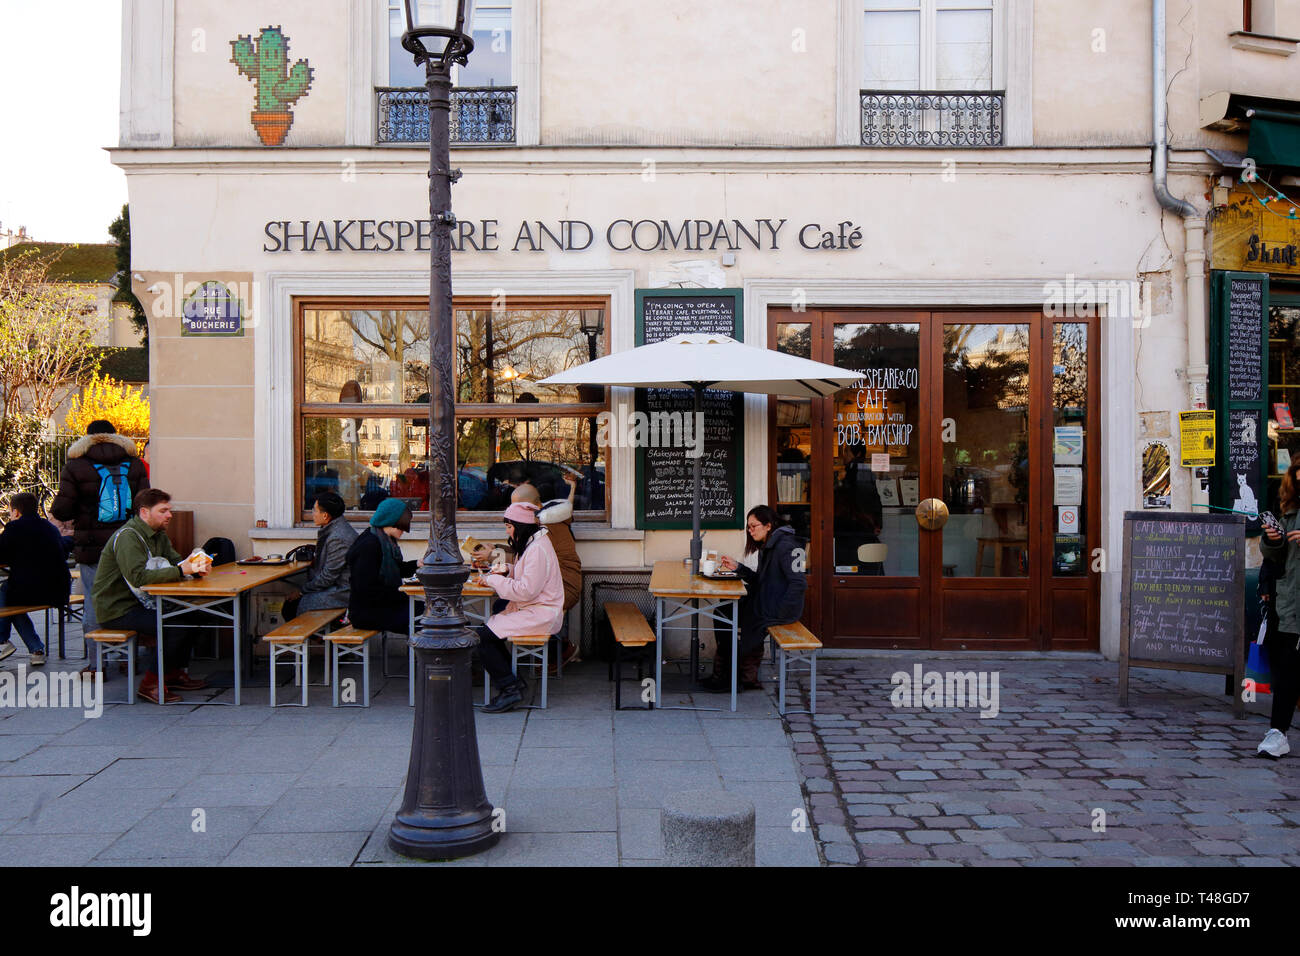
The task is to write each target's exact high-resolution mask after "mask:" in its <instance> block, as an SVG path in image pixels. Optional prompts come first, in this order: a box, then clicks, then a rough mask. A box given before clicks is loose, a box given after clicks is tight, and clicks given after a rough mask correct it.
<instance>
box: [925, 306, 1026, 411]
mask: <svg viewBox="0 0 1300 956" xmlns="http://www.w3.org/2000/svg"><path fill="white" fill-rule="evenodd" d="M979 330H996V331H995V332H994V334H993V335H991V336H990V335H988V334H987V332H986V333H985V335H984V336H982V337H980V336H976V332H977V331H979ZM972 339H974V340H975V341H974V343H973V344H972ZM943 365H944V371H945V375H944V378H945V383H944V384H945V389H946V387H947V386H948V385H949V382H948V381H947V380H948V379H949V377H950V375H951V374H956V375H959V376H960V377H961V382H962V386H961V387H962V388H963V389H964V391H965V394H966V407H967V408H988V407H990V406H996V407H998V408H1003V409H1007V410H1012V409H1027V408H1028V407H1029V330H1028V327H1027V326H1020V325H1014V326H989V325H945V326H944V328H943Z"/></svg>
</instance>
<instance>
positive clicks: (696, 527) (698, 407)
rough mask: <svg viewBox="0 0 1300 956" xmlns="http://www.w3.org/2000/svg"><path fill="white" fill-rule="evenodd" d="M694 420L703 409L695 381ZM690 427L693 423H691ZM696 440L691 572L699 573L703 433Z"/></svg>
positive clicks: (700, 387) (701, 387)
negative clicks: (697, 448)
mask: <svg viewBox="0 0 1300 956" xmlns="http://www.w3.org/2000/svg"><path fill="white" fill-rule="evenodd" d="M694 388H695V421H696V422H698V421H701V415H702V413H703V411H704V385H703V384H702V383H698V382H697V383H696V384H695V386H694ZM692 427H694V424H693V423H692ZM696 441H698V442H699V443H700V452H701V454H699V455H697V456H696V457H695V463H694V464H693V465H692V466H691V471H692V473H693V477H694V481H695V497H694V499H692V501H691V574H692V575H696V574H699V573H700V553H701V552H702V551H703V550H704V547H703V541H702V539H701V537H700V491H701V490H702V489H701V485H702V484H703V480H702V478H701V474H700V463H701V462H702V461H703V460H704V455H703V451H704V435H703V433H701V434H699V435H697V436H696Z"/></svg>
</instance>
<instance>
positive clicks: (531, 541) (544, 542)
mask: <svg viewBox="0 0 1300 956" xmlns="http://www.w3.org/2000/svg"><path fill="white" fill-rule="evenodd" d="M505 525H506V533H507V543H508V544H509V545H510V549H511V550H512V551H514V553H515V556H516V557H515V563H514V564H513V565H512V566H511V568H510V573H509V575H505V574H484V575H482V576H481V577H480V581H481V582H482V583H483V584H486V585H487V586H488V587H490V588H491V589H492V590H493V591H495V592H496V593H497V596H498V597H500V598H503V599H504V600H506V601H507V602H509V603H507V604H506V606H505V608H504V610H502V611H500V612H499V613H497V614H493V615H492V616H491V617H490V618H488V619H487V621H486V622H485V623H484V625H483V626H482V627H481V628H480V630H479V654H480V655H481V657H482V659H483V667H484V668H485V669H486V670H487V672H488V674H489V675H491V677H492V685H493V686H494V687H496V689H497V695H496V696H495V697H494V698H492V701H491V703H489V704H488V705H487V706H486V707H484V708H483V710H484V711H485V712H487V713H489V714H501V713H505V712H506V711H508V710H514V709H515V707H517V706H518V705H519V704H520V703H521V702H522V701H523V699H524V693H525V691H526V690H527V689H528V685H527V684H526V683H524V680H523V678H520V677H517V676H516V675H515V674H514V673H512V672H511V670H510V648H509V646H508V645H507V644H506V642H505V641H504V640H502V638H505V637H520V636H523V635H528V634H547V635H550V634H555V633H557V632H558V631H559V630H560V627H561V625H563V623H564V578H563V576H562V575H561V573H560V561H559V559H558V558H557V557H556V556H555V548H554V547H553V546H552V545H551V542H550V540H549V539H548V538H547V533H546V529H545V528H543V527H542V526H541V525H539V524H538V523H537V506H536V505H534V504H530V503H528V502H522V501H521V502H516V503H514V504H512V505H511V506H510V507H509V508H507V509H506V513H505Z"/></svg>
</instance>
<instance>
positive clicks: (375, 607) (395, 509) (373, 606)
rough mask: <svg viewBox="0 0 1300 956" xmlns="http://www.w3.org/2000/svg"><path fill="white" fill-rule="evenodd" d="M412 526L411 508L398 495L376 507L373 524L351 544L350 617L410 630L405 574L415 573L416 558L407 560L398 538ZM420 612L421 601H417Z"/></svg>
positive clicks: (373, 626) (378, 627) (369, 625)
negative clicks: (404, 557)
mask: <svg viewBox="0 0 1300 956" xmlns="http://www.w3.org/2000/svg"><path fill="white" fill-rule="evenodd" d="M409 530H411V511H410V509H409V508H407V507H406V504H405V502H403V501H401V500H400V499H398V498H386V499H385V500H384V501H382V502H380V503H379V506H378V507H377V508H376V509H375V514H374V516H373V517H372V518H371V519H370V527H369V528H367V529H366V530H365V531H363V532H362V533H361V534H359V535H357V539H356V540H355V541H353V542H352V546H351V547H349V548H348V557H347V561H348V574H349V577H350V592H349V596H348V620H349V621H350V622H351V624H352V625H353V626H354V627H360V628H364V629H366V630H369V631H388V632H389V633H390V634H406V633H407V632H408V630H409V628H410V621H411V618H410V613H409V610H408V609H409V602H408V601H407V598H406V595H405V594H403V593H402V590H401V588H402V578H404V577H407V576H409V575H412V574H414V573H415V567H416V563H415V562H414V561H403V560H402V552H401V550H400V549H399V548H398V546H397V542H398V540H399V539H400V538H401V537H402V535H403V534H405V533H406V532H407V531H409ZM416 612H417V613H419V612H420V603H419V602H417V604H416Z"/></svg>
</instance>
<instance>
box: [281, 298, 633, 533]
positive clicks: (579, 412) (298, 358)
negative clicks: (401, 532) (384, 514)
mask: <svg viewBox="0 0 1300 956" xmlns="http://www.w3.org/2000/svg"><path fill="white" fill-rule="evenodd" d="M493 304H494V300H493V299H492V298H491V297H490V296H463V297H462V296H457V297H455V298H454V299H453V302H452V310H453V314H454V313H455V312H459V311H462V310H470V309H480V310H486V309H492V308H493ZM610 306H611V302H610V299H609V297H608V296H557V297H551V296H521V297H519V298H512V299H511V300H510V305H509V308H508V309H500V310H498V311H509V312H514V311H525V310H528V309H596V308H599V309H602V310H604V313H605V322H604V326H605V329H604V331H603V332H602V333H601V335H600V338H599V344H598V348H597V357H600V356H604V355H608V354H609V342H610ZM329 309H337V310H346V311H352V310H357V309H409V310H413V311H418V312H427V311H428V310H429V300H428V299H427V298H425V297H423V296H391V297H388V296H386V297H379V296H295V297H294V299H293V409H294V413H293V415H294V417H293V476H294V477H293V483H294V492H293V501H294V513H295V514H296V515H297V519H296V521H295V526H297V527H305V526H308V525H311V524H312V520H311V512H310V511H309V510H307V508H306V507H305V502H304V493H303V492H304V488H303V466H304V460H303V421H304V420H305V419H308V418H357V417H359V416H358V414H357V413H358V412H359V411H364V415H362V416H360V417H364V418H379V419H394V418H397V419H410V418H413V417H419V416H413V415H412V414H411V411H412V407H413V406H411V405H405V404H398V403H388V402H385V403H369V404H364V405H356V404H348V403H341V402H307V401H305V400H304V399H305V389H306V382H305V379H304V374H303V357H304V351H305V348H304V342H303V324H304V313H306V312H307V311H309V310H329ZM454 372H455V368H454V365H453V374H454ZM416 407H423V406H416ZM509 407H512V406H510V405H508V404H505V403H499V402H498V403H486V402H474V403H457V405H456V418H457V419H462V418H507V417H509V416H506V415H503V414H502V409H503V408H509ZM609 409H610V398H609V389H608V388H606V389H605V399H604V401H603V402H570V403H559V402H544V403H538V404H536V405H530V406H529V408H528V411H529V417H530V418H592V417H594V416H596V415H599V414H600V413H602V412H608V411H609ZM602 455H603V457H604V459H605V472H606V477H605V482H604V486H605V506H604V508H602V509H601V510H598V511H575V512H574V514H573V518H574V520H575V521H578V522H582V523H584V524H600V525H608V524H609V521H610V507H609V496H610V487H609V455H610V449H609V448H608V447H602ZM371 514H373V512H370V511H361V510H356V511H345V512H344V516H345V517H347V518H348V519H349V520H361V519H363V518H365V519H368V517H369V516H370V515H371ZM429 514H430V513H429V511H427V510H424V511H417V512H415V515H414V518H415V520H416V521H423V522H427V521H429ZM456 515H457V521H458V522H467V523H475V524H478V523H487V524H491V523H495V522H500V521H501V520H502V518H503V516H504V512H503V511H471V510H467V509H457V512H456Z"/></svg>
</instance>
